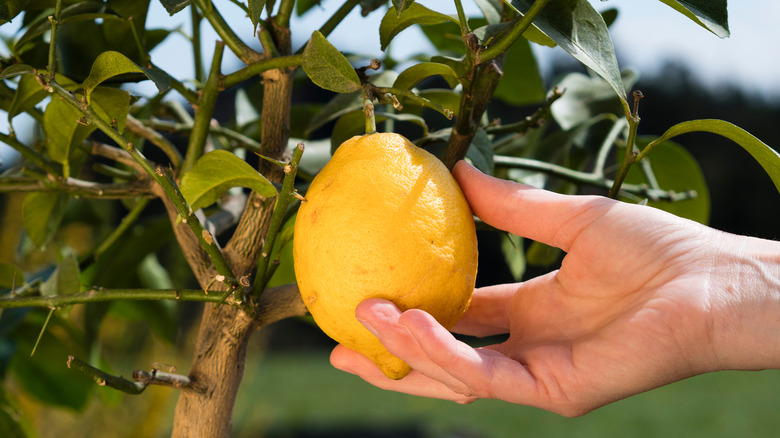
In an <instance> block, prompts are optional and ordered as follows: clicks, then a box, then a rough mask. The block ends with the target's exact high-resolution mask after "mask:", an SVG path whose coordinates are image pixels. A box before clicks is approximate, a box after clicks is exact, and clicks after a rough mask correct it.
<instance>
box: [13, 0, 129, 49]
mask: <svg viewBox="0 0 780 438" xmlns="http://www.w3.org/2000/svg"><path fill="white" fill-rule="evenodd" d="M49 7H54V3H53V2H52V4H51V5H50V6H49ZM105 10H106V8H105V5H104V4H103V3H99V2H77V3H75V4H72V5H68V6H64V7H63V8H62V12H61V13H60V20H59V26H61V27H62V26H64V25H67V24H72V23H75V22H79V21H88V22H94V21H95V20H96V19H100V20H103V24H105V25H107V26H108V25H121V23H125V22H126V19H124V18H122V17H120V16H117V15H116V14H113V13H105ZM109 23H110V24H109ZM50 30H51V22H50V21H49V15H48V14H41V15H39V16H38V18H37V19H36V20H35V21H34V22H33V23H30V24H29V26H27V31H26V32H25V33H24V35H22V36H21V37H20V38H19V39H18V40H17V41H16V42H15V43H14V50H15V51H19V49H21V48H22V47H24V45H25V44H27V43H29V42H30V41H32V40H34V39H35V38H36V37H38V36H40V35H43V34H44V33H46V32H48V31H50ZM58 43H59V41H58ZM47 45H48V43H47Z"/></svg>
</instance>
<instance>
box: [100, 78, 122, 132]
mask: <svg viewBox="0 0 780 438" xmlns="http://www.w3.org/2000/svg"><path fill="white" fill-rule="evenodd" d="M92 109H93V110H94V111H95V114H97V115H98V117H100V118H101V119H103V120H104V121H105V122H107V123H108V124H114V121H116V127H117V130H119V132H123V131H124V130H125V122H126V121H127V113H128V112H129V111H130V93H128V92H127V91H125V90H120V89H119V88H111V87H97V88H95V89H94V90H93V91H92Z"/></svg>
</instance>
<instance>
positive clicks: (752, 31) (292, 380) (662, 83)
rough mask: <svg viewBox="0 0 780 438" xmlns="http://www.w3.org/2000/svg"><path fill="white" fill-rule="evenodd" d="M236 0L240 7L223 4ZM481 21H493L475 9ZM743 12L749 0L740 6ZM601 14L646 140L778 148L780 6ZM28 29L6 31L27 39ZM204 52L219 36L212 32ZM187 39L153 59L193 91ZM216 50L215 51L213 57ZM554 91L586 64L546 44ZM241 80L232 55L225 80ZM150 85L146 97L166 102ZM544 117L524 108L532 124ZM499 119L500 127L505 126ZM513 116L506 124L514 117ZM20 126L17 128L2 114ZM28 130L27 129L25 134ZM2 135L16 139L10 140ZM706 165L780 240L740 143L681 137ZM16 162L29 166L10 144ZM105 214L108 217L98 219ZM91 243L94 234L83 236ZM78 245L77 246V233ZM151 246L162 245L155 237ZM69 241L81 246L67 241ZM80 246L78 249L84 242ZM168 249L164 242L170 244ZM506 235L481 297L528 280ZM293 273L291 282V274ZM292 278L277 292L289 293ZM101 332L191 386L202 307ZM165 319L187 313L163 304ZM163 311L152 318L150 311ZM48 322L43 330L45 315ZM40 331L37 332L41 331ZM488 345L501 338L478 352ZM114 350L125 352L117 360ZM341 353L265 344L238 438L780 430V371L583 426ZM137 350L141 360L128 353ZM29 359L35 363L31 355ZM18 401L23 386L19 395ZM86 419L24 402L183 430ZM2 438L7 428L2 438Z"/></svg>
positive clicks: (157, 8) (135, 430) (372, 30)
mask: <svg viewBox="0 0 780 438" xmlns="http://www.w3.org/2000/svg"><path fill="white" fill-rule="evenodd" d="M223 3H224V5H223ZM420 3H422V4H426V5H428V6H430V7H432V8H435V9H437V10H439V11H442V12H446V13H454V8H453V7H452V6H451V5H450V6H449V8H450V9H452V10H448V9H447V7H446V6H443V5H441V4H440V3H447V2H440V1H439V2H437V1H420ZM465 3H466V6H467V11H472V12H474V13H477V11H478V10H477V8H476V7H475V6H474V4H473V3H472V2H468V1H467V2H465ZM735 3H736V2H735ZM216 4H217V5H218V6H219V7H220V9H221V11H222V13H223V14H224V15H225V16H226V17H227V18H228V20H229V21H230V20H235V21H236V22H238V21H241V22H245V23H246V25H245V26H244V27H243V28H241V27H238V29H237V30H238V31H239V33H240V35H241V36H242V37H243V38H244V39H245V40H246V41H252V40H253V38H252V36H251V33H252V29H251V24H250V23H249V21H248V20H247V19H246V18H245V17H243V15H242V13H241V11H240V10H239V9H238V8H236V7H231V5H230V4H229V2H216ZM340 4H341V2H340V1H338V0H324V1H322V4H321V6H319V7H315V8H314V9H313V10H312V11H310V12H309V13H308V14H306V15H304V16H303V17H299V18H297V21H296V22H294V23H293V25H292V26H293V29H295V30H296V32H297V33H296V35H294V41H297V44H298V45H301V44H304V42H305V39H306V37H307V36H308V35H310V33H311V30H313V29H315V28H316V27H318V26H319V25H320V23H321V21H322V19H323V17H327V16H329V15H330V13H331V12H332V11H333V10H334V9H335V8H337V7H338V6H340ZM593 4H594V6H595V7H596V8H597V9H604V8H609V7H615V8H617V9H618V11H619V15H618V18H617V21H616V22H615V23H614V25H613V26H612V28H611V31H612V33H613V38H614V41H615V45H616V48H617V51H618V58H619V62H620V64H621V66H622V67H624V68H632V69H634V70H636V71H637V72H638V73H639V75H640V79H639V82H638V83H637V85H636V87H635V88H637V89H640V90H641V91H642V92H643V94H644V95H645V99H643V100H642V103H641V106H640V116H641V118H642V122H641V125H640V133H643V134H650V135H660V134H661V133H663V132H664V131H665V130H666V129H667V128H668V127H670V126H672V125H674V124H675V123H678V122H681V121H684V120H691V119H696V118H718V119H723V120H727V121H729V122H732V123H734V124H736V125H738V126H740V127H742V128H744V129H746V130H747V131H749V132H750V133H752V134H753V135H755V136H756V137H758V138H759V139H761V140H762V141H764V142H765V143H766V144H768V145H770V146H772V147H774V148H775V149H777V148H778V145H780V132H779V131H778V129H777V124H778V122H780V74H778V73H780V59H778V57H776V56H775V55H774V54H775V52H776V48H775V46H776V43H777V41H776V39H774V38H772V37H771V35H773V34H774V32H773V31H774V29H773V28H772V27H773V26H776V24H775V23H774V22H773V17H777V16H778V15H779V14H780V4H777V3H776V2H773V1H770V0H752V1H750V0H743V1H742V2H739V3H737V4H733V5H730V7H729V13H730V20H729V22H730V28H731V37H730V38H728V39H719V38H718V37H716V36H715V35H713V34H711V33H709V32H708V31H706V30H705V29H703V28H701V27H699V26H697V25H696V24H695V23H693V22H691V21H689V20H688V19H687V18H685V17H683V16H682V15H680V14H679V13H677V12H675V11H674V10H672V9H671V8H669V7H667V6H666V5H664V4H662V3H661V2H659V1H643V2H637V1H631V2H629V1H623V2H620V1H617V0H612V1H593ZM152 5H153V6H152V10H151V12H150V16H149V22H150V27H155V23H157V25H158V26H165V27H169V26H171V23H172V22H176V21H175V20H179V21H180V22H181V23H180V25H181V27H182V32H183V33H185V34H189V33H190V29H188V26H189V22H188V20H187V19H184V18H180V16H182V15H186V14H179V15H176V16H174V17H170V16H169V15H168V14H167V13H166V12H165V11H164V9H163V8H162V6H161V5H160V3H159V2H157V1H154V2H153V3H152ZM381 11H382V10H380V11H377V12H374V13H373V14H371V15H369V16H368V17H365V18H363V17H360V14H359V11H355V12H353V14H352V15H350V17H348V18H347V20H346V21H345V22H344V23H342V24H341V26H340V27H339V28H337V30H336V31H335V32H334V33H333V34H332V36H331V37H330V38H329V39H330V40H331V41H332V42H333V43H334V45H336V46H337V47H339V48H341V49H342V50H344V51H350V52H353V53H358V54H363V55H366V56H369V57H377V56H380V55H381V52H380V50H379V37H378V34H377V32H376V29H377V28H378V24H379V21H380V20H381V17H382V12H381ZM13 26H14V23H11V24H8V25H5V26H3V27H0V33H2V34H3V35H9V34H10V33H12V30H13ZM203 31H204V36H203V39H204V41H210V40H214V39H216V36H215V35H214V34H213V32H211V31H210V29H209V28H208V26H207V25H204V29H203ZM181 38H184V37H183V36H181V35H172V36H171V37H170V38H169V39H168V40H166V42H165V44H163V45H161V46H160V47H158V48H156V49H155V51H153V52H152V57H153V59H154V61H155V63H157V64H158V65H159V66H160V67H161V68H163V69H165V70H167V71H169V72H170V73H171V74H172V75H173V76H175V77H178V78H187V77H192V68H191V65H190V63H189V62H182V60H181V59H180V57H179V55H178V54H177V47H178V44H177V42H178V43H181V42H182V40H181ZM211 47H212V45H210V44H204V59H210V57H211V54H210V50H211ZM430 47H431V46H429V43H428V42H427V40H426V39H425V37H424V35H423V34H422V32H420V31H419V30H418V29H414V28H412V29H408V30H406V31H404V32H403V33H402V34H401V35H399V37H398V40H397V41H396V42H394V43H393V46H392V47H391V48H390V50H391V52H392V54H393V56H395V57H396V58H398V59H406V58H409V57H410V56H412V55H414V54H418V53H425V51H426V50H430V49H429V48H430ZM535 50H536V54H537V56H538V59H539V63H540V68H541V70H542V73H543V76H544V78H545V81H546V84H552V83H554V81H555V79H556V78H557V77H559V76H560V75H563V74H565V73H569V72H572V71H581V70H580V69H581V66H580V65H579V64H578V63H576V62H575V61H573V60H571V59H570V58H569V57H568V55H567V54H565V53H563V52H561V51H559V50H550V49H546V48H540V47H535ZM237 68H239V62H238V60H236V59H235V58H232V57H230V56H228V54H227V52H226V59H225V62H224V68H223V70H224V71H225V72H230V71H232V70H235V69H237ZM147 87H153V86H152V85H149V84H140V85H138V86H137V88H135V89H134V92H136V93H138V94H147V95H151V94H153V93H155V92H156V91H155V90H154V89H153V88H147ZM533 110H534V108H512V109H506V111H513V112H516V113H517V114H520V115H521V116H522V115H526V114H530V113H531V112H533ZM493 116H496V115H495V114H493ZM499 116H500V115H499ZM0 120H3V121H4V120H5V117H0ZM24 123H25V122H24V121H22V120H21V116H20V118H19V119H16V120H15V127H16V129H17V131H18V132H19V134H20V135H23V132H24V130H23V129H22V128H21V126H23V125H24ZM0 130H2V131H3V132H7V131H6V129H5V127H3V126H0ZM676 141H677V142H678V143H680V144H681V145H683V146H684V147H686V148H687V149H688V150H689V151H690V152H691V153H692V154H693V155H694V157H696V159H697V160H698V161H699V163H700V165H701V166H702V169H703V172H704V174H705V177H706V180H707V183H708V186H709V189H710V196H711V204H712V212H711V218H710V224H711V225H712V226H713V227H715V228H718V229H721V230H724V231H729V232H734V233H739V234H746V235H752V236H758V237H764V238H769V239H778V238H780V227H778V223H779V221H778V217H779V216H780V196H779V195H778V193H777V190H776V189H775V187H774V185H773V184H772V182H771V180H770V179H769V177H768V176H766V174H765V173H764V171H763V170H762V169H761V168H760V166H759V165H758V164H757V163H755V161H754V160H753V159H752V158H751V157H750V155H749V154H747V152H745V151H744V150H742V149H741V148H740V147H739V146H737V145H736V144H734V143H731V142H729V141H728V140H726V139H723V138H720V137H717V136H715V135H711V134H688V135H685V136H682V137H679V138H678V139H676ZM0 153H1V154H2V159H3V162H5V163H8V162H10V161H12V160H13V156H12V155H11V154H9V151H8V150H7V148H4V147H3V145H1V144H0ZM95 214H100V212H96V213H95ZM69 233H70V234H69V235H70V236H71V237H70V240H72V241H73V242H76V241H78V239H79V238H78V237H74V236H77V234H74V233H78V229H77V228H73V229H71V230H70V231H69ZM63 234H66V233H63ZM147 238H148V236H147ZM63 239H67V236H66V237H63ZM74 244H75V243H74ZM161 245H164V244H162V243H161ZM498 246H499V241H498V238H497V237H496V236H495V235H491V234H481V235H480V252H481V254H482V257H481V259H480V274H479V276H478V279H477V282H478V285H486V284H493V283H499V282H507V281H512V276H511V274H510V273H509V270H508V268H507V267H506V265H505V263H504V261H503V259H502V258H501V256H500V250H499V249H498ZM166 248H168V247H166V246H162V250H161V253H160V255H159V259H160V262H161V263H162V264H163V265H164V266H165V267H166V268H168V269H171V270H176V269H186V267H184V268H182V267H181V265H180V263H181V260H180V259H178V258H177V257H176V256H175V255H172V254H168V253H167V252H166V251H168V250H169V249H166ZM283 275H284V274H283ZM283 280H284V279H277V281H283ZM115 307H117V308H116V309H114V310H113V311H112V312H111V313H110V314H109V315H108V316H107V319H106V320H105V321H104V323H103V325H102V328H101V330H103V331H104V332H106V333H104V334H103V335H102V336H104V337H105V341H104V342H103V345H104V348H105V349H106V351H105V352H104V354H105V357H106V358H107V359H106V360H107V362H110V364H111V366H112V368H113V370H114V371H115V372H116V373H117V374H124V375H129V374H130V373H131V371H132V370H133V369H136V368H149V366H150V365H151V364H153V363H158V364H170V365H173V366H177V367H178V371H179V372H184V373H186V368H187V364H188V362H189V358H190V356H191V349H192V345H191V343H192V341H193V336H194V330H193V329H194V328H196V324H194V323H195V321H197V313H198V311H199V308H198V306H195V305H193V306H183V307H184V308H183V309H182V308H180V309H178V310H177V311H178V312H179V313H180V314H186V315H189V316H188V317H187V318H184V323H183V324H180V326H178V327H154V326H153V324H151V325H150V320H151V319H153V318H150V317H149V314H144V313H143V312H141V311H139V308H131V307H125V308H124V309H123V308H122V305H121V304H120V305H117V306H115ZM156 309H157V311H158V312H163V313H164V312H173V310H172V309H170V308H167V307H165V306H162V307H160V308H156ZM146 310H148V309H146ZM45 314H46V312H41V316H40V318H39V319H42V318H43V317H45ZM32 326H34V324H32ZM35 334H37V332H35ZM467 340H468V341H469V342H472V343H479V342H494V341H500V339H493V340H490V339H488V340H474V339H467ZM112 345H113V346H114V347H112ZM333 345H334V344H333V342H332V341H331V340H330V339H328V338H327V337H325V336H324V335H323V334H322V333H321V332H320V331H319V329H317V328H316V327H315V326H313V325H312V324H311V322H310V321H308V320H306V319H295V320H287V321H282V322H279V323H276V324H274V325H273V326H270V327H268V328H267V329H264V330H263V331H262V332H261V333H258V334H257V335H255V336H253V339H252V345H251V346H250V353H249V357H248V362H247V372H246V376H245V382H244V384H243V386H242V388H241V392H240V393H239V400H238V403H237V407H236V413H235V417H234V435H235V436H237V437H274V438H276V437H368V438H370V437H442V438H444V437H462V438H503V437H605V436H626V437H683V436H684V437H733V436H750V437H775V436H778V432H777V431H778V430H780V416H778V415H776V411H777V406H778V405H780V373H778V372H777V371H764V372H752V373H740V372H722V373H714V374H709V375H704V376H699V377H696V378H693V379H689V380H686V381H683V382H679V383H675V384H672V385H669V386H666V387H663V388H659V389H656V390H653V391H650V392H648V393H645V394H641V395H638V396H635V397H632V398H630V399H627V400H623V401H620V402H617V403H614V404H612V405H610V406H607V407H604V408H601V409H599V410H597V411H595V412H593V413H590V414H588V415H586V416H584V417H581V418H575V419H567V418H563V417H560V416H558V415H555V414H550V413H547V412H544V411H541V410H538V409H534V408H528V407H523V406H515V405H509V404H506V403H502V402H496V401H493V400H480V401H478V402H476V403H474V404H472V405H468V406H460V405H456V404H453V403H450V402H443V401H438V400H431V399H424V398H415V397H410V396H406V395H401V394H394V393H390V392H385V391H382V390H379V389H376V388H373V387H371V386H370V385H368V384H366V383H364V382H362V381H361V380H360V379H359V378H356V377H354V376H351V375H347V374H344V373H342V372H340V371H337V370H335V369H333V368H332V367H330V365H329V363H328V355H329V353H330V349H331V348H332V347H333ZM128 349H131V350H132V351H134V352H135V353H134V355H133V356H132V357H127V355H126V354H123V352H125V351H127V350H128ZM18 354H25V353H23V352H21V353H18ZM7 386H8V389H9V390H10V391H11V392H13V391H14V382H8V385H7ZM92 390H93V391H95V392H97V393H98V394H97V396H93V397H92V398H91V399H90V401H89V402H88V404H87V405H86V408H85V410H84V411H74V410H68V409H62V408H54V407H52V406H48V405H46V404H43V403H41V402H40V401H38V400H36V399H33V398H30V397H27V396H22V395H19V397H20V399H19V404H20V406H21V407H22V409H23V410H24V412H25V413H26V415H28V417H29V418H30V420H31V422H32V423H33V424H34V425H35V429H36V430H37V433H38V435H39V436H41V437H60V436H95V437H98V436H99V437H130V436H133V437H161V436H166V435H168V434H169V432H170V423H171V418H172V413H173V409H174V407H175V402H176V397H177V393H176V392H175V391H171V390H168V389H165V388H155V387H152V388H149V389H147V390H146V391H145V392H144V394H142V395H139V396H129V395H123V394H119V393H117V392H115V391H112V390H110V389H105V388H99V387H94V389H92ZM0 435H2V431H0Z"/></svg>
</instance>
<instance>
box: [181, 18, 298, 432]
mask: <svg viewBox="0 0 780 438" xmlns="http://www.w3.org/2000/svg"><path fill="white" fill-rule="evenodd" d="M273 33H274V40H275V42H276V44H277V49H278V51H279V53H280V54H282V55H284V54H289V53H290V51H291V47H290V46H291V44H290V33H289V29H288V28H274V29H273ZM263 84H264V94H263V113H262V126H263V131H262V138H261V144H262V149H263V155H266V156H269V157H271V158H274V159H277V160H284V159H285V158H287V156H288V152H287V141H288V137H289V131H290V129H289V126H290V105H291V97H292V72H291V71H289V70H271V71H267V72H265V73H263ZM259 170H260V173H262V174H263V175H264V176H265V177H266V178H268V179H269V180H270V181H272V182H281V181H282V179H283V178H284V172H283V170H282V169H281V168H279V166H277V165H272V164H271V165H269V163H268V162H266V161H265V160H261V161H260V165H259ZM273 201H274V199H265V198H262V197H260V196H258V195H257V194H255V193H253V194H252V195H251V196H250V197H249V201H248V202H247V205H246V207H245V209H244V212H243V214H242V216H241V219H240V220H239V223H238V226H237V227H236V231H235V232H234V234H233V237H232V238H231V239H230V242H228V244H227V245H226V246H225V249H224V254H225V257H226V258H227V260H228V262H229V263H230V265H231V268H232V269H233V273H234V274H235V275H236V276H237V277H242V276H250V278H251V275H253V274H254V272H252V270H253V269H254V267H255V266H256V265H257V261H258V257H259V256H260V251H261V248H262V245H263V242H264V238H265V236H266V233H267V231H268V226H269V224H270V218H271V214H272V213H273V207H274V202H273ZM184 233H185V231H183V230H182V231H181V232H180V233H179V234H184ZM182 241H183V236H180V238H179V242H180V243H181V242H182ZM185 252H186V251H185ZM195 252H196V253H197V251H195ZM188 260H190V264H193V262H195V264H196V265H197V263H199V262H198V260H200V261H202V257H199V256H198V255H193V256H192V257H188ZM193 270H194V271H195V272H196V273H198V275H199V278H198V280H199V281H200V283H201V285H202V286H204V287H205V285H208V283H209V282H210V281H211V278H210V276H209V275H208V274H206V273H207V272H209V271H210V270H208V269H207V270H204V269H203V268H202V267H199V266H193ZM204 275H206V276H207V277H209V278H203V276H204ZM210 275H211V276H213V273H212V274H210ZM304 312H305V307H304V306H303V302H302V301H301V300H300V296H299V294H298V292H297V288H295V287H294V286H292V287H287V288H276V289H275V290H269V291H266V292H265V293H264V294H263V295H262V296H261V299H260V303H258V315H259V316H258V320H253V319H252V317H251V316H250V315H248V314H247V313H245V312H244V311H242V310H240V309H237V308H235V307H233V306H230V305H221V306H217V305H214V304H210V305H206V307H205V309H204V313H203V317H202V319H201V325H200V330H199V331H198V338H197V341H196V344H195V354H194V357H193V360H192V365H191V368H190V372H189V377H190V379H192V380H193V381H194V382H196V385H195V387H194V388H193V389H187V390H183V391H182V393H181V395H180V397H179V401H178V404H177V405H176V413H175V419H174V427H173V434H172V436H174V437H182V438H183V437H187V438H192V437H207V438H214V437H228V436H230V433H231V426H232V417H233V407H234V404H235V400H236V394H237V393H238V389H239V387H240V384H241V380H242V378H243V374H244V367H245V359H246V347H247V343H248V341H249V337H250V335H251V333H253V332H254V328H255V327H257V326H259V325H263V324H265V323H271V322H274V321H276V320H278V319H281V318H284V317H289V316H294V315H302V314H304Z"/></svg>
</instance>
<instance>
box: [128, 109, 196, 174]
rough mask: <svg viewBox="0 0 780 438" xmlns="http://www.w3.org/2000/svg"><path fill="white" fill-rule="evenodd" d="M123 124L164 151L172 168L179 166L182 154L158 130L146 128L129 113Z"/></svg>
mask: <svg viewBox="0 0 780 438" xmlns="http://www.w3.org/2000/svg"><path fill="white" fill-rule="evenodd" d="M125 126H126V127H127V129H129V130H130V131H131V132H133V133H134V134H136V135H139V136H141V137H143V138H145V139H147V140H149V141H150V142H151V143H152V144H153V145H155V146H157V147H158V148H160V149H161V150H162V151H163V152H164V153H165V155H167V156H168V159H169V160H171V165H172V166H173V167H174V168H178V167H179V166H181V162H182V156H181V154H180V153H179V150H178V149H176V146H174V145H173V143H171V142H169V141H168V140H167V139H166V138H165V137H163V136H162V135H161V134H160V133H159V132H157V131H155V130H153V129H149V128H147V127H146V126H144V125H143V124H142V123H141V122H140V121H138V119H136V118H135V117H133V116H131V115H130V114H128V115H127V123H126V124H125Z"/></svg>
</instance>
